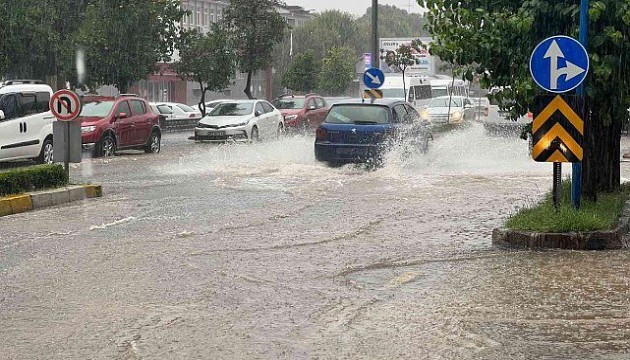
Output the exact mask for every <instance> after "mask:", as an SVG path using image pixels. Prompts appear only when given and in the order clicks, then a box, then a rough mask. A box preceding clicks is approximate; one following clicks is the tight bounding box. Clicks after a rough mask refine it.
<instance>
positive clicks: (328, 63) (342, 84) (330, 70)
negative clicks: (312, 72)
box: [319, 47, 357, 96]
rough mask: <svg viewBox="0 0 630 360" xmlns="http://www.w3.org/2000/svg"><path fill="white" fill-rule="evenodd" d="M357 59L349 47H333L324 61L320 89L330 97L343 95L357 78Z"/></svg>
mask: <svg viewBox="0 0 630 360" xmlns="http://www.w3.org/2000/svg"><path fill="white" fill-rule="evenodd" d="M356 61H357V57H356V55H355V54H354V51H353V50H352V49H350V48H348V47H332V48H330V49H329V50H328V52H327V53H326V57H325V58H324V59H323V61H322V72H321V75H320V79H319V86H320V88H321V89H322V90H323V91H325V92H327V93H329V94H330V95H333V96H337V95H341V94H343V92H344V91H346V90H347V89H348V87H349V86H350V84H351V83H352V81H353V80H354V78H355V75H356V74H355V73H356Z"/></svg>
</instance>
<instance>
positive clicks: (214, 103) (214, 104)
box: [192, 99, 230, 115]
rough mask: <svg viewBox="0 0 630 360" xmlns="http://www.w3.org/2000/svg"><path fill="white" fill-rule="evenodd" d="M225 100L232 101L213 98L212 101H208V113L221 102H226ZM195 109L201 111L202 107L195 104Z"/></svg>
mask: <svg viewBox="0 0 630 360" xmlns="http://www.w3.org/2000/svg"><path fill="white" fill-rule="evenodd" d="M224 101H230V100H225V99H219V100H212V101H207V102H206V103H205V104H206V115H207V114H210V112H211V111H212V110H213V109H214V108H215V107H217V105H219V104H220V103H222V102H224ZM192 108H193V109H195V110H197V111H199V112H201V108H200V107H199V105H195V106H193V107H192Z"/></svg>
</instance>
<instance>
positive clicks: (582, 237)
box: [492, 201, 630, 250]
mask: <svg viewBox="0 0 630 360" xmlns="http://www.w3.org/2000/svg"><path fill="white" fill-rule="evenodd" d="M629 231H630V201H627V202H626V207H625V208H624V211H623V214H622V215H621V217H620V218H619V222H618V224H617V227H616V228H615V229H614V230H607V231H588V232H571V233H537V232H532V231H516V230H508V229H494V231H493V232H492V244H494V245H496V246H500V247H512V248H527V249H565V250H619V249H628V248H630V237H628V232H629Z"/></svg>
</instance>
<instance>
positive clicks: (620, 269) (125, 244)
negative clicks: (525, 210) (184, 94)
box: [0, 125, 630, 359]
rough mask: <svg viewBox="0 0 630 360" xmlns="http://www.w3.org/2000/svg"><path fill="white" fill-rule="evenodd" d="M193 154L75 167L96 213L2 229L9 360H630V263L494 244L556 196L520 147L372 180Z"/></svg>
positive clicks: (623, 256)
mask: <svg viewBox="0 0 630 360" xmlns="http://www.w3.org/2000/svg"><path fill="white" fill-rule="evenodd" d="M186 137H187V135H185V134H176V135H171V134H169V135H166V136H165V138H164V146H163V153H162V154H160V155H158V156H150V155H144V154H140V153H133V152H132V153H127V154H124V155H121V156H117V157H116V158H114V159H111V160H103V159H96V160H90V161H87V162H85V163H83V164H81V165H77V166H75V167H74V168H73V170H72V177H73V179H74V180H75V181H84V182H94V183H101V184H103V185H104V192H105V194H106V195H105V197H104V198H102V199H98V200H93V201H86V202H82V203H74V204H69V205H66V206H63V207H59V208H54V209H46V210H41V211H36V212H31V213H27V214H22V215H17V216H11V217H5V218H0V324H1V325H2V326H0V338H2V339H3V341H2V342H0V354H2V356H0V357H2V358H7V359H26V358H46V359H85V358H103V359H112V358H113V359H165V358H178V359H306V358H309V359H310V358H313V359H397V358H408V359H627V358H629V357H630V301H629V300H630V284H629V281H630V267H629V266H628V264H629V263H630V255H629V254H628V253H627V252H625V251H618V252H601V253H594V252H589V253H586V252H564V251H562V252H561V251H540V252H538V251H510V250H503V249H496V248H494V247H493V246H492V244H491V232H492V229H493V228H495V227H498V226H501V224H502V223H503V222H504V220H505V219H506V218H507V217H508V216H509V215H510V214H513V213H514V212H516V211H517V210H518V209H520V208H522V207H524V206H528V205H532V204H534V203H535V202H537V201H538V200H539V199H540V198H541V196H543V194H544V193H545V192H547V191H548V190H549V188H550V187H551V169H552V167H551V165H550V164H549V165H548V164H536V163H534V162H533V161H532V160H530V158H529V154H528V149H527V143H526V142H525V141H522V140H517V139H506V138H499V137H488V136H486V135H484V131H483V128H482V127H481V126H479V125H474V126H473V127H471V128H468V129H465V130H461V131H456V132H453V133H448V134H444V135H441V136H439V137H437V138H436V140H435V142H434V143H433V144H432V147H431V149H430V151H429V154H427V155H418V156H411V157H408V156H406V155H404V154H406V152H405V151H404V149H397V150H395V151H393V152H392V153H391V154H390V155H389V156H388V159H387V161H386V164H385V166H384V167H383V168H380V169H377V170H368V169H365V168H364V167H361V166H345V167H339V168H330V167H327V166H325V165H322V164H319V163H317V162H316V161H315V158H314V155H313V139H312V138H310V137H305V136H295V137H286V138H283V139H281V140H276V141H271V142H266V143H261V144H254V145H211V144H194V143H192V142H191V141H188V140H187V139H186ZM627 145H630V141H628V140H627V139H624V146H625V147H624V149H626V147H627ZM566 168H568V167H566V166H565V172H566V171H567V170H566ZM622 174H623V176H624V177H630V166H628V164H626V163H622Z"/></svg>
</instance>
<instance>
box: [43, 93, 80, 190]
mask: <svg viewBox="0 0 630 360" xmlns="http://www.w3.org/2000/svg"><path fill="white" fill-rule="evenodd" d="M48 107H49V109H50V111H51V112H52V114H53V115H54V116H55V117H56V118H57V120H58V121H57V122H56V123H59V126H58V125H53V131H54V133H57V131H58V130H55V128H58V129H59V133H57V134H58V135H59V137H61V138H63V165H64V169H65V172H66V173H65V175H66V179H67V180H68V181H69V180H70V160H71V159H70V150H71V146H72V140H71V137H70V136H71V135H70V134H71V131H70V130H71V129H70V127H71V126H75V127H76V128H79V124H76V125H72V121H73V120H74V119H76V118H77V117H78V116H79V114H80V113H81V101H80V99H79V97H78V96H77V94H75V93H74V92H72V91H69V90H65V89H63V90H59V91H57V92H56V93H54V94H53V95H52V96H51V97H50V101H49V104H48ZM79 131H80V128H79ZM53 137H54V138H55V139H58V138H59V137H58V136H56V135H54V134H53ZM78 139H79V141H80V139H81V138H80V132H79V133H78ZM75 141H76V140H75ZM55 143H59V141H57V140H55ZM79 144H80V142H79ZM53 145H54V144H53ZM79 151H80V150H79ZM55 152H56V150H55ZM54 157H57V156H56V155H54Z"/></svg>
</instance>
